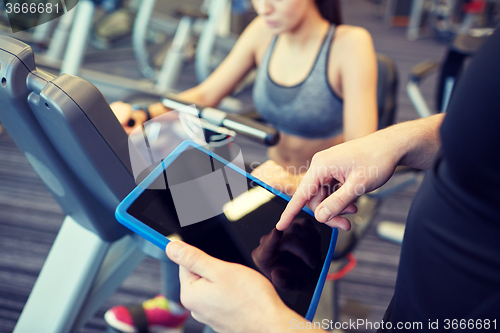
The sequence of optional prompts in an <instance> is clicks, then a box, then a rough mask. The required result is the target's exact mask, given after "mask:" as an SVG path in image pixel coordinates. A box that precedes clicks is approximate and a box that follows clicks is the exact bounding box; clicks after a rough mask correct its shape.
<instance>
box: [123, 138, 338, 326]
mask: <svg viewBox="0 0 500 333" xmlns="http://www.w3.org/2000/svg"><path fill="white" fill-rule="evenodd" d="M189 148H196V149H199V150H201V151H203V152H204V153H206V154H208V155H210V156H212V157H213V158H215V159H217V160H218V161H220V162H221V163H223V164H225V165H226V166H228V167H230V168H232V169H233V170H235V171H237V172H238V173H240V174H241V175H243V176H245V177H247V178H249V179H250V180H252V181H254V182H255V183H257V184H259V185H260V186H262V187H264V188H265V189H267V190H268V191H270V192H271V193H273V194H275V195H276V196H279V197H281V198H283V199H285V200H286V201H290V197H288V196H287V195H285V194H283V193H282V192H280V191H278V190H276V189H275V188H273V187H271V186H269V185H267V184H266V183H263V182H262V181H260V180H259V179H257V178H255V177H253V176H252V175H251V174H249V173H248V172H246V171H244V170H242V169H241V168H239V167H237V166H236V165H234V164H233V163H231V162H229V161H227V160H225V159H224V158H222V157H220V156H218V155H216V154H214V153H213V152H211V151H210V150H208V149H206V148H204V147H202V146H200V145H198V144H196V143H194V142H192V141H184V142H183V143H181V144H180V145H179V146H178V147H177V148H176V149H175V150H174V151H173V152H172V153H171V154H170V155H169V156H168V157H167V158H166V159H164V160H163V161H162V162H161V163H160V164H159V165H158V166H157V167H156V168H155V169H154V170H153V172H151V173H150V174H149V175H148V176H147V177H146V178H145V179H144V180H143V181H142V182H141V183H140V184H139V185H138V186H137V187H136V188H135V189H134V190H133V191H132V192H130V194H129V195H127V197H126V198H125V199H124V200H123V201H122V202H121V203H120V204H119V205H118V207H117V208H116V212H115V216H116V219H117V220H118V222H120V223H122V224H123V225H124V226H126V227H127V228H129V229H130V230H132V231H134V232H135V233H137V234H138V235H140V236H142V237H143V238H145V239H147V240H148V241H150V242H151V243H153V244H154V245H156V246H158V247H159V248H161V249H162V250H165V249H166V247H167V244H168V243H169V240H168V239H167V238H166V237H165V236H164V235H162V234H160V233H159V232H157V231H156V230H154V229H153V228H150V227H149V226H147V225H146V224H144V223H143V222H141V221H139V220H138V219H136V218H135V217H133V216H132V215H130V214H129V213H128V212H127V210H128V209H129V207H130V206H131V205H132V203H133V202H134V201H135V200H137V198H138V197H139V196H140V195H141V194H142V193H143V192H144V191H145V190H146V189H147V188H148V187H149V186H150V185H151V184H152V183H153V182H154V181H155V180H156V179H157V178H158V177H160V176H161V175H162V173H163V171H164V170H165V169H166V168H167V167H168V166H169V165H170V164H171V163H172V162H173V161H174V160H175V159H176V158H177V157H178V156H179V155H180V154H181V153H182V152H184V151H185V150H187V149H189ZM303 211H305V212H306V213H307V214H309V215H311V216H312V217H314V212H313V211H312V210H311V209H310V208H308V207H304V208H303ZM337 235H338V230H337V229H333V232H332V237H331V241H330V247H329V249H328V253H327V255H326V259H325V262H324V264H323V269H322V271H321V274H320V276H319V279H318V282H317V284H316V288H315V290H314V294H313V297H312V299H311V303H310V305H309V309H308V311H307V314H306V316H305V318H306V319H307V320H312V319H313V317H314V313H315V312H316V308H317V306H318V302H319V299H320V296H321V292H322V290H323V286H324V284H325V280H326V275H327V274H328V269H329V267H330V262H331V260H332V255H333V252H334V250H335V244H336V241H337Z"/></svg>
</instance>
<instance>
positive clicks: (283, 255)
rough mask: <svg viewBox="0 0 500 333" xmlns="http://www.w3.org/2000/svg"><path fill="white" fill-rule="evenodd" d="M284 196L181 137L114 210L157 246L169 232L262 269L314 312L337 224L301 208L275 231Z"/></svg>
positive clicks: (284, 295)
mask: <svg viewBox="0 0 500 333" xmlns="http://www.w3.org/2000/svg"><path fill="white" fill-rule="evenodd" d="M289 200H290V198H289V197H287V196H285V195H284V194H282V193H280V192H278V191H277V190H275V189H273V188H272V187H270V186H268V185H266V184H264V183H262V182H261V181H259V180H258V179H256V178H254V177H252V176H251V175H249V174H248V173H246V172H245V171H243V170H241V169H239V168H238V167H236V166H234V165H233V164H231V163H229V162H227V161H226V160H224V159H222V158H221V157H219V156H216V155H215V154H213V153H212V152H210V151H208V150H206V149H205V148H203V147H198V146H196V144H194V143H192V142H187V141H186V142H184V143H183V144H181V145H180V146H179V147H178V148H177V149H176V150H175V151H174V152H172V154H170V155H169V156H168V157H167V158H166V159H165V160H164V161H162V162H161V163H160V165H159V166H158V167H157V168H156V169H155V170H154V171H153V172H152V173H151V174H150V175H149V176H148V177H146V179H145V180H144V181H143V182H142V183H141V184H140V185H139V186H138V187H137V188H136V189H134V190H133V191H132V192H131V193H130V194H129V196H127V198H125V199H124V200H123V202H122V203H121V204H120V205H119V206H118V208H117V211H116V217H117V219H118V221H120V222H121V223H122V224H124V225H125V226H126V227H128V228H130V229H131V230H133V231H135V232H136V233H138V234H139V235H141V236H143V237H144V238H146V239H147V240H149V241H151V242H152V243H154V244H155V245H157V246H159V247H160V248H162V249H165V248H166V246H167V244H168V242H169V240H168V238H167V237H168V236H171V235H178V236H180V238H181V239H182V240H183V241H184V242H186V243H188V244H190V245H192V246H195V247H196V248H198V249H200V250H201V251H204V252H205V253H207V254H208V255H209V256H212V257H215V258H218V259H220V260H223V261H226V262H232V263H238V264H242V265H245V266H248V267H250V268H252V269H254V270H256V271H258V272H261V273H263V274H264V275H265V276H267V277H268V278H269V279H270V281H271V282H272V283H274V286H275V288H276V291H277V293H278V294H279V296H280V297H281V299H282V300H283V302H284V303H285V304H286V305H287V306H288V307H290V308H291V309H293V310H294V311H296V312H297V313H299V314H300V315H302V316H305V317H306V318H307V319H312V317H313V316H314V312H315V310H316V306H317V302H318V300H319V296H320V294H321V290H322V288H323V284H324V281H325V277H326V273H327V271H328V268H329V266H330V261H331V255H332V253H333V250H334V247H335V241H336V236H337V230H336V229H332V228H330V227H328V226H326V225H324V224H321V223H317V221H315V220H314V217H313V214H312V211H310V210H309V209H307V208H304V209H303V210H302V211H301V212H299V214H298V216H297V218H298V219H297V226H296V227H292V228H290V230H287V231H286V233H282V234H281V235H274V236H273V232H278V231H277V230H275V225H276V222H277V221H278V220H279V217H280V215H281V213H282V212H283V210H284V209H285V207H286V204H287V203H288V201H289ZM276 236H278V237H277V238H279V239H269V237H271V238H273V237H276ZM266 237H267V238H268V239H267V241H266ZM261 239H264V241H263V242H261ZM311 241H312V242H311ZM272 242H274V244H271V243H272ZM266 251H267V257H266V254H265V253H264V252H266ZM263 259H267V261H266V260H263ZM264 261H265V262H264ZM297 268H300V269H299V270H297ZM273 272H274V273H273ZM273 275H274V276H273Z"/></svg>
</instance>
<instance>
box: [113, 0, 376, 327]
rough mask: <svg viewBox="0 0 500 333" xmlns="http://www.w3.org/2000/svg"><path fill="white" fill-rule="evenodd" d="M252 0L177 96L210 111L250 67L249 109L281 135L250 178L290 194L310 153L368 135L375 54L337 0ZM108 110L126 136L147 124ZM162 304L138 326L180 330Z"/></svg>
mask: <svg viewBox="0 0 500 333" xmlns="http://www.w3.org/2000/svg"><path fill="white" fill-rule="evenodd" d="M252 2H253V6H254V8H255V10H256V12H257V14H258V17H257V18H255V19H254V20H253V21H252V22H251V23H250V24H249V25H248V27H247V28H246V29H245V31H244V32H243V33H242V34H241V36H240V38H239V39H238V41H237V43H236V44H235V46H234V48H233V49H232V51H231V52H230V54H229V55H228V56H227V58H226V59H225V60H224V61H223V62H222V63H221V64H220V66H219V67H218V68H217V69H216V70H215V71H214V72H213V73H212V74H211V75H210V76H209V77H208V78H207V79H206V80H205V81H204V82H202V83H200V84H199V85H198V86H196V87H194V88H191V89H189V90H186V91H184V92H182V93H180V94H179V95H178V97H179V98H180V99H182V100H185V101H186V102H190V103H196V104H201V105H206V106H211V107H216V106H217V105H218V104H219V102H220V101H221V100H222V98H224V97H225V96H227V95H229V94H230V93H231V92H232V91H233V90H234V88H235V87H236V85H237V84H238V83H239V82H240V81H241V80H242V79H243V78H244V77H245V75H246V74H247V73H248V72H249V71H250V70H252V69H253V68H257V76H256V79H255V83H254V87H253V99H254V104H255V107H256V109H257V111H258V112H259V114H260V116H261V117H262V118H263V119H264V120H265V121H266V122H268V123H270V124H271V125H273V126H274V127H275V128H276V129H278V130H279V131H280V132H281V137H280V141H279V143H278V144H277V145H276V146H274V147H271V148H269V150H268V157H269V160H268V161H267V162H265V163H263V164H262V165H260V166H259V167H257V168H256V169H254V170H253V172H252V174H253V175H254V176H256V177H257V178H260V179H261V180H263V181H264V182H266V183H268V184H270V185H271V186H274V187H276V188H278V189H280V190H284V191H285V192H287V193H288V194H292V193H293V192H294V191H295V188H296V186H297V185H298V184H299V183H300V180H301V179H302V176H301V174H303V173H305V171H306V170H307V167H308V166H309V163H310V161H311V158H312V156H313V155H314V154H315V153H316V152H318V151H320V150H324V149H326V148H329V147H332V146H334V145H337V144H339V143H342V142H344V141H347V140H352V139H356V138H359V137H362V136H365V135H367V134H370V133H372V132H374V131H376V129H377V106H376V105H377V104H376V83H377V62H376V56H375V51H374V47H373V43H372V39H371V36H370V34H369V33H368V32H367V31H366V30H365V29H363V28H360V27H354V26H349V25H344V24H341V23H342V22H341V12H340V4H339V2H340V1H339V0H253V1H252ZM111 107H112V109H113V111H114V112H115V114H116V116H117V118H118V119H119V120H120V122H121V123H122V124H123V126H124V128H125V130H126V131H127V132H128V133H130V132H131V131H132V130H133V129H134V128H135V127H134V128H132V127H129V126H128V124H129V120H130V119H131V118H132V119H134V120H135V126H139V124H142V123H143V122H145V121H146V120H147V114H146V113H145V112H134V110H133V109H132V107H131V106H130V105H129V104H126V103H123V102H115V103H113V104H111ZM167 111H168V110H167V109H166V108H165V107H164V106H163V105H162V104H161V103H157V104H153V105H151V106H149V108H148V112H149V114H150V116H151V117H156V116H158V115H160V114H163V113H165V112H167ZM177 284H178V282H177ZM177 292H178V291H177ZM167 297H168V295H167ZM168 298H171V297H168ZM166 302H167V300H166V299H165V298H164V297H162V296H159V297H157V298H155V299H153V300H150V301H146V302H145V303H144V304H143V309H144V312H143V313H142V314H141V316H139V317H141V318H143V319H146V318H147V320H146V321H147V323H143V324H145V325H148V326H153V325H155V324H156V325H157V326H160V327H161V326H163V327H176V326H178V325H181V324H182V323H183V321H184V319H185V313H183V312H182V311H181V309H179V308H178V307H177V306H173V308H171V309H170V310H168V309H169V306H168V305H167V303H166ZM170 303H172V302H170ZM172 304H173V303H172ZM155 309H156V310H158V309H166V310H164V311H165V312H164V313H165V315H162V316H159V317H158V316H157V315H155V313H162V312H161V311H160V310H158V311H160V312H158V311H156V310H155ZM155 311H156V312H155ZM108 313H109V315H108V314H107V316H108V318H106V319H107V321H108V323H109V324H112V323H111V322H110V321H112V322H113V323H117V322H121V323H122V324H126V325H125V326H116V325H112V326H114V327H116V328H119V327H124V328H125V327H131V326H130V324H131V323H130V322H131V321H133V320H132V318H131V316H130V315H129V314H128V313H129V309H127V308H125V307H115V308H113V309H111V310H110V311H108ZM144 313H145V314H146V316H145V317H144V315H143V314H144ZM108 319H110V320H108ZM143 322H144V321H143Z"/></svg>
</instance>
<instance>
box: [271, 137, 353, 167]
mask: <svg viewBox="0 0 500 333" xmlns="http://www.w3.org/2000/svg"><path fill="white" fill-rule="evenodd" d="M342 142H344V136H343V134H340V135H338V136H334V137H331V138H328V139H306V138H302V137H299V136H295V135H291V134H285V133H280V141H279V142H278V144H277V145H275V146H273V147H270V148H269V149H268V150H267V155H268V157H269V158H270V159H272V160H273V161H274V162H276V163H277V164H279V165H281V166H282V167H284V168H287V169H290V168H291V169H295V170H297V171H296V172H298V173H304V172H305V171H307V168H308V167H309V165H310V163H311V159H312V157H313V155H314V154H316V153H317V152H319V151H321V150H325V149H327V148H330V147H332V146H335V145H338V144H339V143H342Z"/></svg>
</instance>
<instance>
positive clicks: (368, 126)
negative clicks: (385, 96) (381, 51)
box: [329, 25, 378, 141]
mask: <svg viewBox="0 0 500 333" xmlns="http://www.w3.org/2000/svg"><path fill="white" fill-rule="evenodd" d="M336 34H337V36H336V37H335V43H336V44H334V45H335V46H334V48H335V52H334V54H333V55H332V56H335V57H338V59H339V60H338V62H339V66H340V68H339V71H338V72H340V82H341V90H342V96H343V100H344V140H345V141H349V140H353V139H357V138H360V137H362V136H365V135H367V134H370V133H373V132H375V131H376V130H377V123H378V112H377V59H376V55H375V49H374V47H373V42H372V38H371V36H370V33H369V32H368V31H366V30H365V29H363V28H359V27H353V26H344V25H342V26H339V27H338V28H337V32H336ZM332 53H333V52H332ZM331 70H335V69H332V68H329V71H331Z"/></svg>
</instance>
